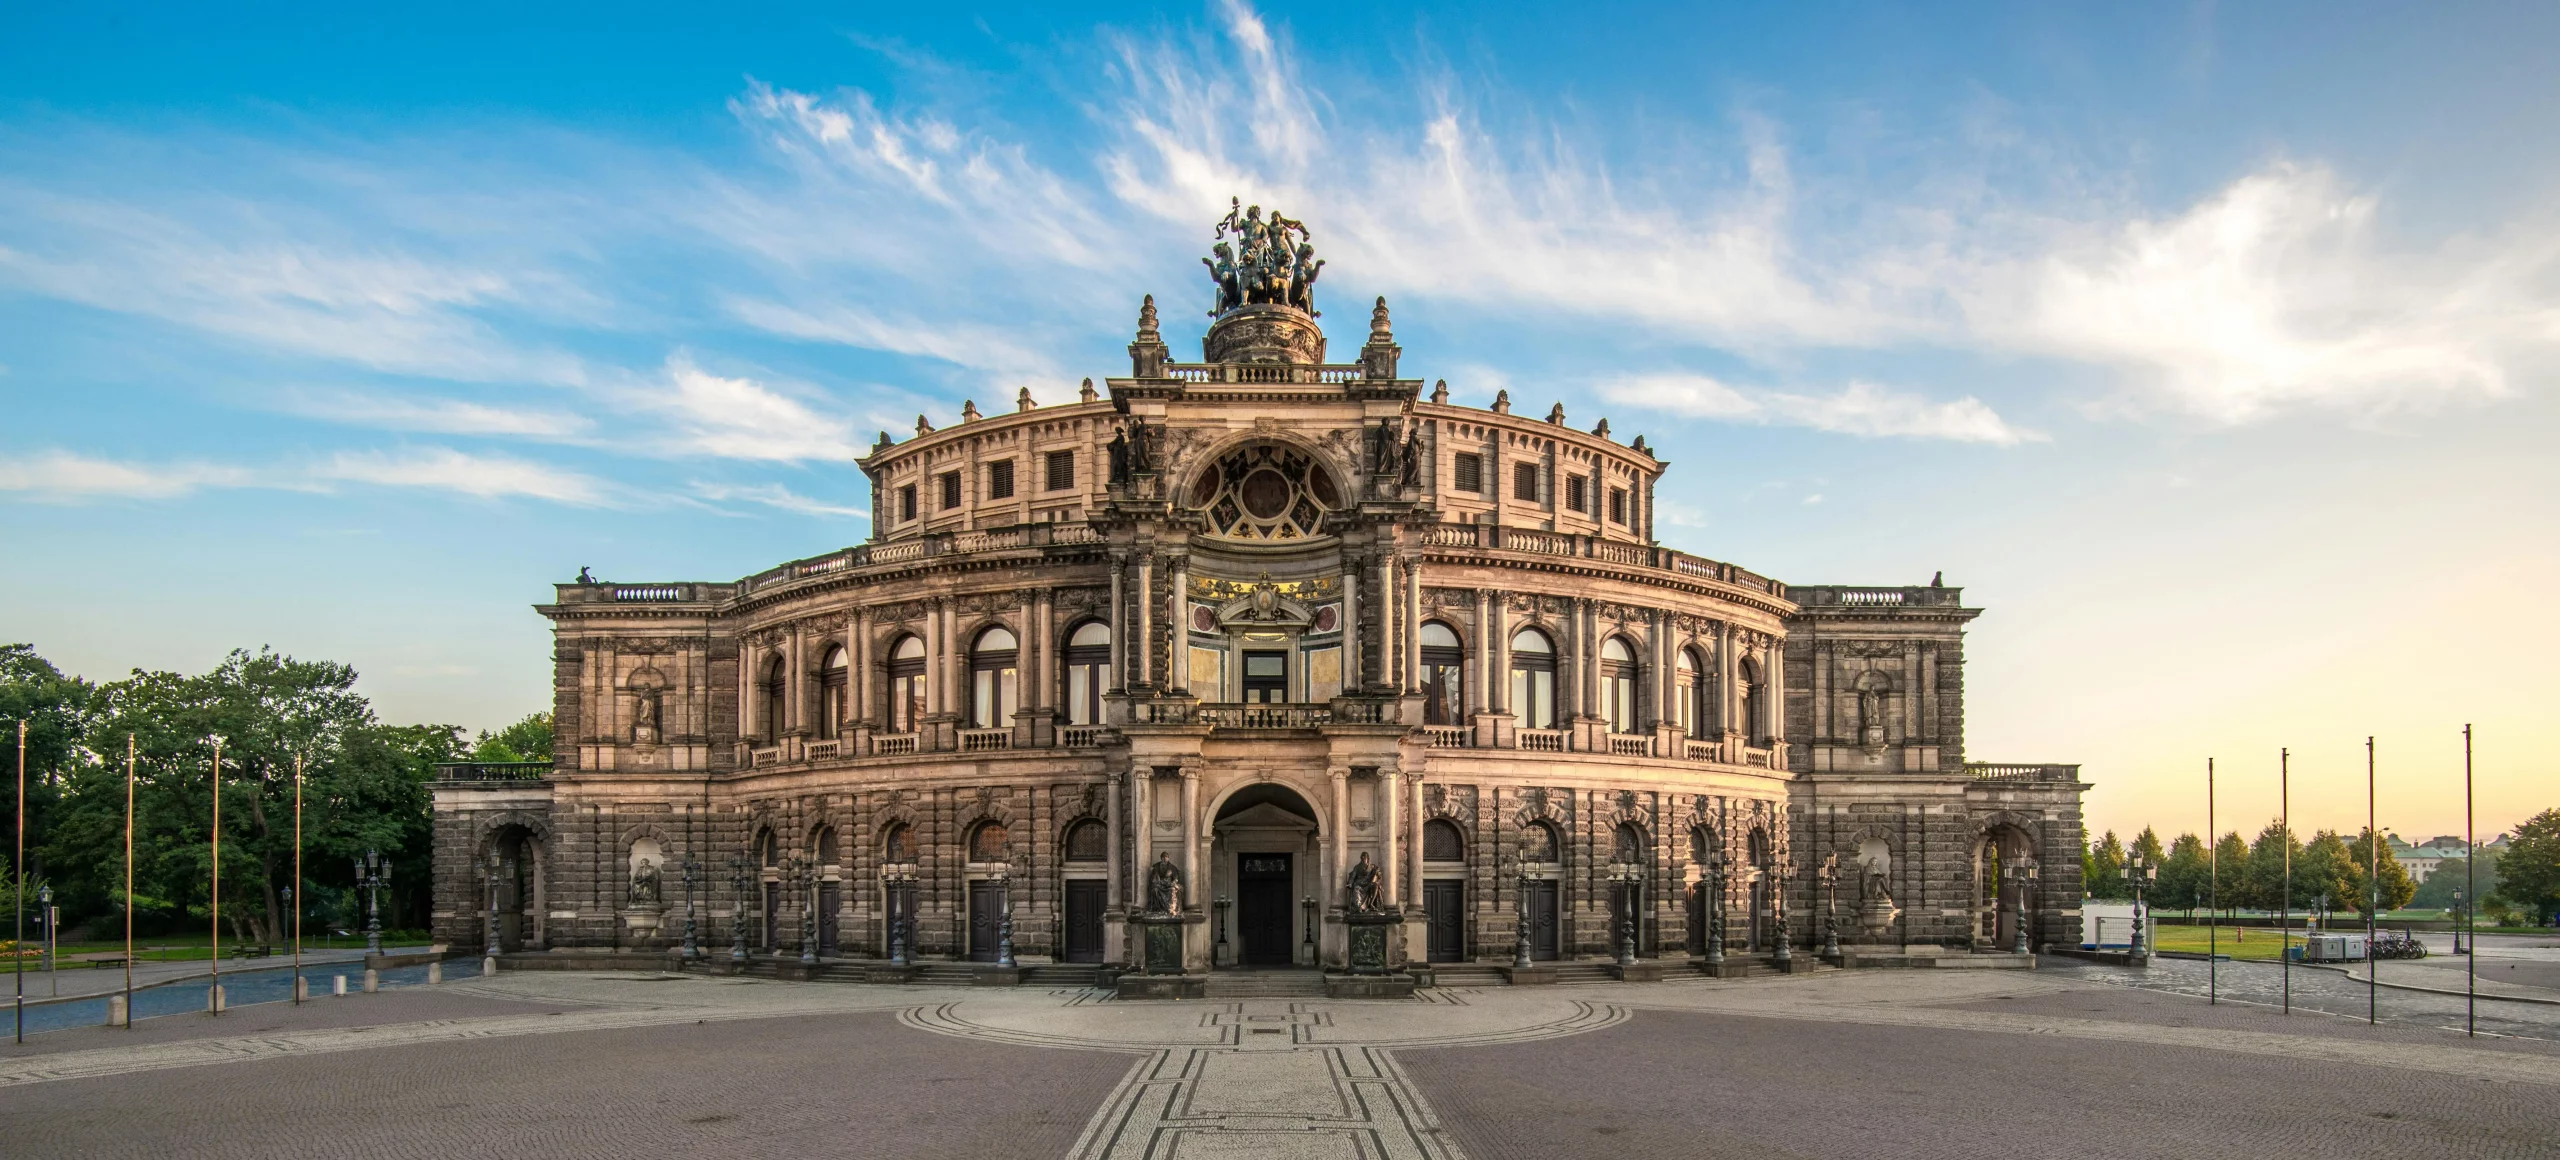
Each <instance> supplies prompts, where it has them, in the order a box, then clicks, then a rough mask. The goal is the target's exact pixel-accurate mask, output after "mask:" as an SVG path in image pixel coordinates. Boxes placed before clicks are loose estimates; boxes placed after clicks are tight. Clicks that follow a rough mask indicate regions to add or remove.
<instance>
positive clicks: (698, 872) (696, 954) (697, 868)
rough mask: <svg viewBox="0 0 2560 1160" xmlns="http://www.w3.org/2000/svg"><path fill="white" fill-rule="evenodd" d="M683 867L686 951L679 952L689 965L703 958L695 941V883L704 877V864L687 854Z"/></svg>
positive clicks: (679, 955)
mask: <svg viewBox="0 0 2560 1160" xmlns="http://www.w3.org/2000/svg"><path fill="white" fill-rule="evenodd" d="M681 865H682V866H683V868H684V950H682V951H680V952H678V957H680V958H682V959H683V960H684V961H685V962H688V963H689V962H692V961H693V960H695V959H698V958H701V957H702V948H701V947H699V946H697V945H695V943H694V941H693V934H694V931H693V883H694V880H695V879H697V878H700V877H701V876H702V863H701V862H700V861H699V860H697V859H695V858H694V856H693V855H692V854H690V853H687V854H686V855H685V856H684V861H683V862H682V863H681Z"/></svg>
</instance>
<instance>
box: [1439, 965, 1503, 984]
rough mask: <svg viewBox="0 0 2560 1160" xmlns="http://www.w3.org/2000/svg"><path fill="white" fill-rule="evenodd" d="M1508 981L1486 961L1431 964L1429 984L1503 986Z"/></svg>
mask: <svg viewBox="0 0 2560 1160" xmlns="http://www.w3.org/2000/svg"><path fill="white" fill-rule="evenodd" d="M1510 982H1511V980H1509V979H1505V978H1503V977H1502V972H1500V971H1497V970H1495V969H1493V967H1492V966H1491V965H1489V964H1486V963H1433V964H1431V985H1432V986H1435V987H1503V986H1509V985H1510Z"/></svg>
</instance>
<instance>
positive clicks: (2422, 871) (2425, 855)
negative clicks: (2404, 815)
mask: <svg viewBox="0 0 2560 1160" xmlns="http://www.w3.org/2000/svg"><path fill="white" fill-rule="evenodd" d="M2383 837H2384V840H2385V841H2386V842H2387V843H2388V844H2389V846H2390V847H2391V858H2392V860H2393V861H2395V862H2398V863H2400V868H2401V869H2403V870H2406V871H2408V872H2409V880H2410V881H2412V882H2424V881H2426V880H2427V875H2429V874H2433V873H2435V872H2436V867H2438V866H2441V865H2443V864H2444V861H2445V859H2447V858H2461V857H2465V856H2467V855H2469V854H2470V852H2471V850H2470V847H2469V846H2468V845H2467V844H2465V843H2464V842H2463V840H2462V839H2460V838H2457V837H2454V836H2452V835H2450V834H2447V835H2441V836H2438V837H2433V838H2429V839H2427V840H2426V843H2425V844H2424V845H2417V846H2412V845H2410V844H2409V843H2407V842H2404V841H2401V840H2400V837H2399V835H2397V834H2385V835H2383ZM2487 844H2488V845H2490V846H2491V847H2492V848H2495V846H2496V843H2494V842H2493V843H2487Z"/></svg>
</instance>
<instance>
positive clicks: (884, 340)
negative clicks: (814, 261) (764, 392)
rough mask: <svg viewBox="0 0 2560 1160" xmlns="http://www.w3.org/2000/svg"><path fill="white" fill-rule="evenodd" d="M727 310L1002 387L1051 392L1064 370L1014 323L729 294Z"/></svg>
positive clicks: (750, 321) (780, 330) (795, 333)
mask: <svg viewBox="0 0 2560 1160" xmlns="http://www.w3.org/2000/svg"><path fill="white" fill-rule="evenodd" d="M727 306H728V310H729V313H730V314H731V315H732V316H733V317H735V318H737V319H738V321H740V322H744V323H746V324H747V325H749V326H753V327H755V328H757V329H759V330H764V331H768V332H770V333H773V334H779V335H784V336H787V337H790V338H799V339H807V340H811V341H816V342H832V343H840V344H842V345H845V346H856V347H861V348H863V349H866V350H878V351H887V352H890V353H892V354H906V355H918V356H922V357H925V358H933V359H940V360H942V361H944V362H947V363H950V364H952V365H954V366H959V367H966V368H968V369H971V370H977V371H985V372H987V373H989V374H990V375H992V376H993V377H994V385H996V386H997V387H999V388H1002V389H1004V390H1006V391H1008V392H1009V391H1012V390H1016V389H1020V388H1023V387H1031V388H1033V392H1032V393H1033V394H1034V395H1039V394H1042V393H1043V391H1042V390H1041V389H1040V388H1046V389H1047V392H1048V393H1054V392H1055V391H1056V390H1057V389H1058V387H1059V385H1060V384H1061V383H1062V382H1064V381H1065V373H1064V372H1063V371H1061V370H1060V369H1058V365H1057V363H1056V362H1055V361H1054V360H1053V359H1051V358H1050V357H1049V356H1047V355H1044V354H1042V353H1040V352H1039V351H1037V350H1034V349H1032V348H1030V347H1027V346H1025V345H1023V344H1022V342H1021V341H1020V338H1019V336H1020V335H1021V333H1022V332H1021V330H1020V329H1019V328H1009V327H1003V326H995V325H986V324H981V323H975V322H967V321H960V322H954V321H941V322H926V321H924V320H921V319H916V318H898V319H886V318H882V317H880V316H879V315H877V314H874V313H872V312H871V311H869V310H865V309H863V308H861V307H859V306H852V305H847V304H843V303H835V304H830V305H826V306H817V307H801V306H792V305H787V304H784V303H780V302H774V301H769V300H764V299H757V298H748V297H742V296H735V295H732V296H730V297H729V298H728V300H727Z"/></svg>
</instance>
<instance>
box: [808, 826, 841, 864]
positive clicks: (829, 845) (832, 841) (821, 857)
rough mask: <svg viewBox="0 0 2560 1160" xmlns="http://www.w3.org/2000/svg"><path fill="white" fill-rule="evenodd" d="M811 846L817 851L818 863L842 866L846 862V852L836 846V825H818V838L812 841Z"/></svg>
mask: <svg viewBox="0 0 2560 1160" xmlns="http://www.w3.org/2000/svg"><path fill="white" fill-rule="evenodd" d="M810 847H811V848H812V849H814V850H816V851H817V856H818V865H820V866H841V865H843V864H844V852H843V851H842V850H840V849H838V848H837V847H836V828H835V827H834V826H820V827H818V838H817V840H816V841H815V842H812V843H810Z"/></svg>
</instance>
